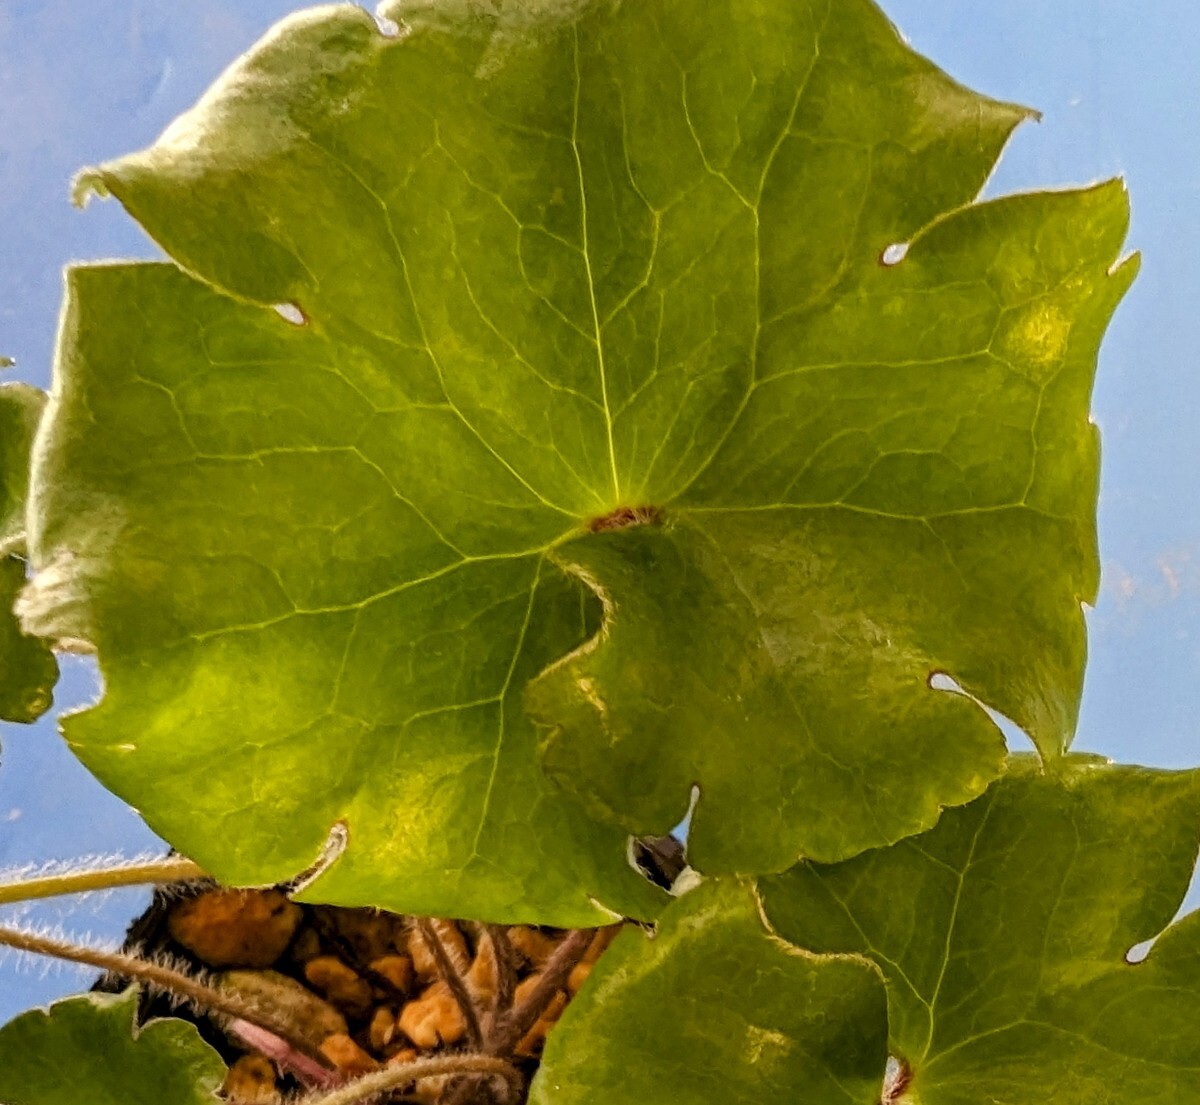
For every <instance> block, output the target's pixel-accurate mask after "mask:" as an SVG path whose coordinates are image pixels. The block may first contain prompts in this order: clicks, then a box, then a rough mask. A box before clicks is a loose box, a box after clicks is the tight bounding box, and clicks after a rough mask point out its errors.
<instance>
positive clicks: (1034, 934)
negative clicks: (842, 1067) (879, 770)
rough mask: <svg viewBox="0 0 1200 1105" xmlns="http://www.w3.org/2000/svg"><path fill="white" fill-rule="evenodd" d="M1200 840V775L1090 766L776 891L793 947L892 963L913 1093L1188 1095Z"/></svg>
mask: <svg viewBox="0 0 1200 1105" xmlns="http://www.w3.org/2000/svg"><path fill="white" fill-rule="evenodd" d="M1198 840H1200V771H1189V772H1176V773H1170V772H1163V771H1151V770H1147V769H1142V768H1131V767H1112V766H1109V765H1107V764H1104V763H1100V762H1095V761H1090V760H1087V759H1084V758H1083V757H1078V758H1076V757H1072V758H1070V759H1068V760H1066V761H1063V762H1062V764H1061V765H1060V767H1059V769H1058V771H1057V773H1056V774H1053V775H1040V774H1037V773H1036V772H1035V771H1034V770H1032V765H1030V764H1028V763H1025V764H1024V765H1019V764H1018V765H1017V766H1016V767H1014V769H1013V770H1012V772H1011V773H1010V775H1009V776H1008V777H1007V778H1005V779H1004V780H1003V781H1001V782H1000V783H997V784H996V785H995V787H993V789H992V790H990V791H989V792H988V793H987V794H986V795H985V796H984V797H983V798H980V799H979V800H977V801H976V802H973V803H972V804H970V805H969V806H967V807H965V808H963V809H959V810H952V811H948V812H947V813H946V814H945V815H944V817H943V818H942V820H941V822H940V823H939V824H938V826H937V827H936V828H935V829H933V830H932V831H931V832H929V833H926V834H924V835H922V836H919V837H916V838H913V839H911V840H906V841H902V842H901V843H899V844H896V845H894V846H893V847H891V848H887V849H883V850H879V851H875V852H870V853H867V854H865V855H862V856H859V857H857V858H855V859H853V860H849V861H847V862H846V863H843V864H839V865H836V866H832V867H822V866H820V865H816V864H805V865H801V866H799V867H797V868H796V869H795V870H793V871H792V872H789V873H787V874H785V875H781V876H778V877H777V878H774V879H770V880H767V882H766V884H765V886H764V888H763V893H764V899H765V906H766V912H767V914H768V916H769V918H770V920H771V921H772V922H773V923H774V924H775V925H776V926H777V928H778V929H779V931H780V932H781V933H782V934H783V935H785V936H787V937H788V938H789V939H792V940H795V941H797V942H798V943H800V944H801V945H802V946H804V947H807V948H810V949H812V950H813V951H816V952H841V953H858V954H863V955H868V956H871V957H872V958H873V959H874V960H875V961H876V962H877V963H878V965H879V967H880V968H881V969H882V971H883V972H884V974H885V976H886V977H887V985H888V1005H889V1016H890V1022H891V1048H892V1052H893V1054H895V1055H897V1056H898V1057H900V1058H902V1059H903V1060H904V1062H905V1063H906V1065H907V1066H908V1068H909V1071H910V1073H911V1081H910V1082H909V1088H908V1096H907V1097H905V1098H904V1099H903V1100H911V1101H912V1102H914V1103H915V1102H921V1103H922V1105H976V1103H978V1102H980V1101H987V1102H991V1103H993V1105H1029V1103H1030V1102H1035V1101H1053V1102H1054V1103H1055V1105H1179V1103H1180V1102H1183V1101H1190V1100H1192V1099H1193V1098H1194V1096H1195V1093H1196V1073H1197V1070H1198V1069H1200V915H1198V914H1192V915H1190V916H1188V917H1186V918H1184V919H1183V920H1181V921H1179V922H1177V923H1175V924H1173V925H1171V926H1170V927H1167V926H1168V923H1169V922H1170V921H1171V918H1172V916H1173V915H1174V913H1175V911H1176V910H1177V909H1178V907H1179V903H1180V902H1181V901H1182V899H1183V896H1184V893H1185V891H1186V889H1187V886H1188V881H1189V879H1190V877H1191V874H1192V869H1193V866H1194V864H1195V860H1196V850H1197V841H1198ZM1164 929H1165V930H1166V931H1165V932H1164V931H1163V930H1164ZM1160 933H1161V936H1160V935H1159V934H1160ZM1156 936H1157V937H1158V940H1157V941H1156V942H1155V944H1154V946H1153V948H1152V950H1151V951H1150V953H1149V956H1148V957H1147V958H1146V959H1145V960H1144V961H1143V962H1137V963H1130V962H1126V953H1127V952H1128V951H1129V950H1130V949H1131V948H1133V947H1134V946H1136V945H1139V944H1141V943H1143V942H1144V941H1147V940H1150V939H1151V938H1153V937H1156Z"/></svg>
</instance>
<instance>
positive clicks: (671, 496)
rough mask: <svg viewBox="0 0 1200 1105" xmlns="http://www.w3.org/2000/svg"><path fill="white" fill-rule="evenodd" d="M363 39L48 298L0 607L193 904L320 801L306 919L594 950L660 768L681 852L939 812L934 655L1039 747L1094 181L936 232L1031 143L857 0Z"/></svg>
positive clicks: (1081, 492) (1116, 244)
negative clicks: (73, 672)
mask: <svg viewBox="0 0 1200 1105" xmlns="http://www.w3.org/2000/svg"><path fill="white" fill-rule="evenodd" d="M393 9H394V10H390V11H389V13H388V14H391V15H394V16H396V17H397V18H399V19H402V20H403V21H404V23H405V27H404V33H402V34H401V35H399V36H396V37H386V36H384V35H383V34H381V33H380V32H379V31H378V29H377V28H376V26H375V24H374V23H373V22H372V21H371V20H370V19H369V18H368V17H367V16H365V15H364V14H363V13H362V12H360V11H358V10H357V9H354V8H351V7H349V6H347V7H336V8H323V9H317V10H314V11H313V12H311V13H308V14H305V15H302V16H299V17H297V18H295V19H293V20H291V21H289V22H287V23H285V24H284V25H282V26H281V27H280V28H279V29H277V30H276V31H275V32H274V33H273V34H272V35H271V36H270V37H269V38H268V39H267V40H266V41H264V42H263V43H262V44H261V45H260V46H259V47H258V48H257V49H256V50H255V51H253V52H252V53H251V54H250V55H249V56H248V57H247V58H245V59H243V60H242V61H241V62H240V63H238V65H236V66H235V67H234V68H233V69H232V70H231V71H230V72H229V73H228V74H226V76H225V77H224V78H223V79H222V81H221V82H220V83H219V84H218V85H217V86H216V87H215V88H214V89H213V91H212V92H211V93H210V94H209V95H208V96H207V97H206V98H205V99H204V100H203V101H202V102H201V103H200V104H199V105H198V106H197V108H196V109H195V110H194V111H193V112H191V113H189V114H188V115H187V116H185V117H183V118H182V119H181V120H180V121H179V122H178V123H176V124H175V125H174V126H173V127H172V128H171V129H170V130H169V131H168V132H167V133H166V134H165V135H164V136H163V138H162V139H161V140H160V141H159V143H158V144H157V145H156V146H154V147H153V148H151V149H150V150H148V151H146V152H144V153H142V154H139V155H135V156H133V157H129V158H125V159H123V160H121V161H118V162H114V163H112V164H109V165H106V166H103V167H101V168H100V169H99V170H96V171H94V172H92V173H90V174H88V175H87V176H86V177H85V179H84V183H83V187H84V189H87V188H91V189H94V190H98V191H108V192H112V193H114V194H116V195H117V196H118V197H119V198H120V199H121V201H122V202H123V203H124V204H125V205H126V206H127V207H128V208H129V210H130V211H131V212H132V213H133V214H134V215H135V216H136V217H137V218H138V219H139V220H140V221H141V222H142V224H143V225H144V226H145V227H146V228H147V230H148V231H149V232H150V233H151V234H152V235H154V236H155V237H156V238H157V239H158V240H159V241H160V242H161V243H163V245H164V246H165V247H166V248H167V250H168V252H169V253H170V254H171V255H172V256H173V257H174V258H175V259H176V260H177V261H178V262H179V263H180V265H182V267H183V268H184V269H185V270H186V271H187V272H188V273H190V274H192V275H193V276H195V277H198V278H199V281H198V282H197V281H193V280H191V279H189V278H188V277H185V276H183V275H181V274H180V273H179V272H177V271H175V270H173V269H171V268H170V267H169V266H134V267H119V268H107V269H104V268H102V269H94V270H86V269H85V270H79V271H76V273H75V274H74V275H73V277H72V281H71V297H72V302H71V307H70V313H69V317H68V323H67V328H66V331H65V333H64V340H63V346H62V352H61V357H60V365H59V373H60V376H59V379H60V384H59V400H58V402H57V403H56V405H55V408H54V411H53V414H52V424H51V430H50V434H49V436H48V440H47V449H46V450H45V451H44V454H43V464H42V467H41V469H40V471H39V473H38V477H37V491H36V515H37V518H38V529H37V533H36V557H37V560H38V564H39V566H40V568H41V569H42V571H43V573H44V577H43V578H44V579H45V581H46V583H45V585H44V586H39V587H38V588H36V589H35V591H34V594H33V597H32V598H33V601H31V603H30V609H29V622H30V624H31V625H34V626H37V627H38V628H40V629H41V630H43V631H45V632H51V633H60V634H66V635H73V636H85V637H88V638H89V639H91V640H93V641H95V643H96V644H97V645H98V647H99V650H100V655H101V661H102V664H103V667H104V670H105V674H106V684H107V688H108V696H107V698H106V701H105V703H104V704H103V705H102V706H101V707H100V708H99V709H97V710H94V711H91V712H90V713H88V714H84V715H80V716H78V717H76V718H74V719H71V721H70V722H69V724H68V726H67V732H68V737H69V739H70V740H71V741H72V742H73V744H74V746H75V747H76V749H77V751H78V752H79V754H80V755H81V756H82V757H83V758H84V760H85V761H86V762H87V763H88V764H89V765H90V766H91V767H92V768H93V770H95V771H96V772H97V773H98V774H99V775H100V776H101V778H102V779H103V780H104V781H105V783H106V784H107V785H109V786H110V787H112V788H113V789H115V790H116V791H118V792H119V793H121V794H123V795H125V796H126V797H128V798H130V799H131V800H132V801H134V802H135V803H136V804H137V806H138V807H139V809H141V810H143V811H144V813H145V814H146V816H147V818H148V819H149V820H150V822H151V824H153V825H154V826H155V827H156V828H157V829H158V830H159V831H160V832H162V833H163V834H164V835H165V836H167V837H168V838H169V839H170V840H171V841H172V843H174V844H175V845H177V846H178V847H180V848H181V849H183V850H184V851H186V852H188V853H190V854H192V855H193V856H194V857H195V858H196V859H197V860H199V861H200V862H202V863H203V864H204V866H205V867H206V868H208V869H209V870H211V871H213V872H214V873H216V874H218V875H220V876H221V877H223V878H225V879H226V880H229V881H264V880H266V879H271V878H278V877H281V876H283V875H286V874H289V873H291V872H292V871H294V870H295V869H297V868H299V867H301V866H303V865H304V864H305V863H306V862H307V861H308V860H309V859H311V857H312V855H313V854H314V853H315V851H316V849H317V847H318V845H319V843H320V841H321V839H322V838H323V837H324V834H325V832H326V831H327V829H328V828H329V826H330V825H331V824H332V823H334V822H335V821H339V820H341V821H344V822H345V823H346V824H347V826H348V829H349V847H348V849H347V851H346V853H345V855H344V856H343V858H342V859H341V860H340V861H339V862H338V863H337V864H336V865H335V866H334V867H333V868H332V869H331V870H330V871H329V872H328V873H327V874H325V875H324V876H323V877H322V879H321V880H320V881H319V882H318V883H317V884H316V886H315V887H314V888H313V891H312V893H313V894H314V895H319V896H321V897H323V898H325V899H326V900H333V901H342V902H364V901H369V902H373V903H375V904H381V905H388V906H391V907H392V908H397V909H404V910H417V911H422V912H426V911H427V912H439V913H450V914H459V915H471V916H485V917H515V916H518V915H520V916H522V917H524V918H525V919H531V918H537V919H541V920H545V921H555V922H557V923H561V924H567V923H571V924H581V923H587V922H589V921H593V920H594V919H595V918H596V917H597V916H598V910H597V909H596V907H595V905H594V904H593V902H592V901H591V899H593V898H594V899H598V900H599V902H601V903H603V904H604V905H606V906H609V907H611V908H615V909H618V910H621V911H622V912H626V913H631V914H635V915H646V914H647V913H648V912H652V911H653V909H654V908H656V905H657V902H656V901H655V900H653V899H651V898H649V891H648V890H646V889H645V888H643V887H641V886H640V885H639V884H637V883H636V878H635V876H634V875H633V874H632V873H631V872H630V870H629V869H628V867H627V865H626V864H625V861H624V845H623V842H622V840H621V836H620V830H621V829H625V830H632V831H639V832H641V831H646V832H651V831H664V830H665V829H667V828H668V827H670V825H671V824H672V823H673V822H674V820H675V819H677V818H678V816H679V815H680V814H681V813H682V811H683V809H684V806H685V805H686V801H687V796H688V792H689V790H690V788H691V786H692V784H693V783H698V784H699V785H700V788H701V798H700V803H699V807H698V809H697V811H696V815H695V820H694V823H693V829H692V838H691V854H692V858H693V862H695V863H696V864H697V865H698V866H699V867H701V868H702V869H705V870H721V869H734V870H777V869H782V868H784V867H786V866H788V865H790V864H791V863H792V862H793V861H794V859H795V858H796V856H797V855H798V854H799V853H802V852H803V853H805V854H809V855H817V856H821V857H824V858H829V859H834V858H841V857H843V856H846V855H849V854H853V853H855V852H857V851H860V850H861V849H863V848H866V847H869V846H872V845H876V844H879V843H882V842H887V841H891V840H894V839H896V838H897V837H899V836H901V835H903V834H904V833H907V832H913V831H917V830H919V829H922V828H924V827H926V826H928V825H929V824H931V823H932V821H933V820H934V818H935V817H936V815H937V812H938V809H939V806H940V805H943V804H947V803H951V804H952V803H961V802H964V801H967V800H969V799H970V798H972V797H974V796H975V795H977V794H978V793H979V792H980V791H981V790H982V789H983V788H984V787H985V786H986V784H987V782H988V781H989V780H990V779H991V778H993V777H994V776H995V775H996V774H997V772H998V771H999V770H1000V765H1001V762H1002V756H1003V746H1002V741H1001V739H1000V737H999V734H998V733H997V732H996V731H995V730H994V729H993V728H992V727H991V725H990V723H989V722H988V721H987V719H986V718H985V717H984V715H983V714H982V713H981V712H979V711H978V710H976V709H975V707H974V706H972V704H971V703H970V702H969V701H968V700H967V699H965V698H963V697H961V696H958V697H956V696H949V695H942V694H938V693H935V692H933V691H931V690H930V689H929V687H928V686H927V680H928V678H929V676H930V674H931V673H932V672H934V671H936V670H947V671H949V672H951V673H952V674H953V675H954V676H955V677H956V678H957V679H958V680H959V682H960V683H961V684H962V685H963V686H964V687H965V688H967V689H968V690H969V691H970V692H972V693H973V694H975V695H977V696H978V697H980V698H982V699H984V700H986V701H988V702H989V703H991V704H992V705H994V706H996V707H997V708H999V709H1001V710H1002V711H1003V712H1005V713H1007V714H1008V715H1009V716H1011V717H1014V718H1015V719H1017V720H1018V721H1019V722H1020V723H1022V724H1023V725H1025V726H1026V727H1027V728H1028V729H1029V731H1030V732H1031V733H1032V734H1033V735H1034V736H1035V739H1037V740H1038V742H1039V745H1040V746H1041V747H1042V749H1043V750H1044V752H1045V753H1046V754H1047V755H1049V756H1053V755H1054V754H1056V753H1057V752H1058V751H1059V750H1061V748H1062V746H1063V745H1064V744H1065V743H1066V742H1067V741H1068V740H1069V738H1070V735H1071V731H1072V728H1073V724H1074V718H1075V711H1076V705H1077V699H1078V693H1079V686H1080V679H1081V671H1082V663H1083V652H1084V642H1083V625H1082V620H1081V615H1080V612H1079V600H1080V599H1081V598H1088V597H1090V596H1091V595H1092V594H1093V592H1094V589H1095V574H1096V571H1095V568H1096V565H1095V554H1094V548H1093V545H1094V534H1093V517H1092V515H1093V505H1094V497H1095V479H1096V442H1095V433H1094V429H1093V428H1092V427H1091V426H1090V425H1089V424H1088V422H1087V402H1088V392H1089V388H1090V382H1091V374H1092V370H1093V367H1094V359H1095V353H1096V346H1097V343H1098V341H1099V339H1100V335H1101V331H1102V329H1103V326H1104V324H1105V322H1106V320H1107V318H1108V315H1109V313H1110V311H1111V309H1112V307H1113V305H1114V303H1115V301H1116V299H1117V298H1118V297H1119V295H1120V294H1121V292H1122V290H1123V289H1124V287H1125V286H1126V285H1127V284H1128V281H1129V279H1130V277H1131V275H1132V270H1131V269H1130V268H1129V267H1126V268H1124V269H1122V270H1121V271H1120V273H1119V274H1118V275H1115V276H1110V275H1109V269H1110V266H1111V265H1112V264H1113V262H1114V260H1115V259H1116V256H1117V253H1118V250H1119V249H1120V245H1121V240H1122V237H1123V234H1124V230H1125V222H1126V204H1125V198H1124V194H1123V192H1122V190H1121V189H1120V187H1119V186H1116V185H1109V186H1103V187H1099V188H1096V189H1092V190H1088V191H1083V192H1076V193H1064V194H1059V195H1037V196H1030V197H1025V198H1022V199H1016V200H1008V201H1002V202H999V203H994V204H988V205H985V206H981V207H976V208H965V209H963V208H961V205H963V204H965V203H968V202H969V201H970V200H971V199H972V197H973V196H974V195H975V193H976V192H977V190H978V188H979V186H980V184H981V183H982V181H983V180H984V178H985V177H986V175H987V173H988V171H989V170H990V168H991V166H992V164H993V162H994V160H995V158H996V156H997V154H998V152H999V150H1000V148H1001V146H1002V144H1003V142H1004V140H1005V139H1006V137H1007V135H1008V134H1009V132H1010V131H1011V129H1012V128H1013V127H1014V126H1015V125H1016V124H1017V122H1019V120H1020V119H1021V118H1022V117H1023V115H1024V112H1023V111H1022V110H1020V109H1017V108H1014V107H1011V106H1008V105H1002V104H997V103H995V102H993V101H990V100H986V99H984V98H982V97H979V96H976V95H974V94H972V93H970V92H968V91H966V90H964V89H962V88H961V87H959V86H957V85H955V84H954V83H953V82H952V81H950V80H949V79H948V78H946V77H945V76H944V75H943V74H941V73H939V72H938V71H937V70H935V69H934V68H933V67H932V66H930V65H929V64H928V63H927V62H925V61H923V60H922V59H920V58H918V57H916V56H915V55H913V54H912V53H911V52H910V51H909V50H908V49H907V48H906V47H905V46H904V45H903V44H902V43H901V41H900V40H899V38H898V37H897V36H896V34H895V32H894V31H893V30H892V28H891V27H890V26H889V25H888V24H887V22H886V20H884V19H883V18H882V16H881V15H880V14H879V12H878V11H877V9H875V8H874V7H873V6H872V5H871V4H870V3H868V2H866V0H850V2H838V3H833V2H828V0H723V2H720V3H716V4H710V5H705V6H704V7H703V8H702V9H698V8H697V7H696V6H695V5H694V4H691V3H688V2H686V0H651V2H647V3H639V4H616V3H612V2H610V0H587V2H581V3H575V4H570V5H563V4H559V3H550V2H548V0H546V2H543V0H527V2H517V0H508V2H504V3H500V4H497V5H494V6H491V7H489V8H488V9H487V10H486V11H485V10H483V9H482V8H480V7H478V6H476V5H472V4H466V3H458V2H452V3H445V2H439V3H437V4H429V5H425V4H411V3H405V4H400V5H394V6H393ZM946 212H950V213H949V214H945V213H946ZM931 221H932V225H931ZM922 228H925V229H922ZM918 232H919V233H918ZM910 240H911V246H910V248H909V250H908V255H907V257H906V258H905V260H904V261H903V262H902V263H901V264H899V265H896V266H885V265H881V263H880V256H881V252H882V251H883V250H884V249H885V247H887V246H888V245H889V243H893V242H897V241H910ZM230 297H234V298H236V299H239V300H242V301H245V302H241V303H239V302H235V301H234V298H230ZM282 303H288V304H292V305H293V318H297V317H298V318H300V319H302V321H303V325H300V326H292V325H290V324H289V323H288V322H287V321H286V320H285V319H284V318H281V317H277V316H276V315H275V314H273V313H271V312H270V311H269V310H265V309H264V305H269V304H282ZM295 310H298V311H299V312H301V314H300V315H298V316H297V315H295V313H294V311H295ZM601 614H602V616H603V619H604V623H603V628H602V629H601V630H600V632H599V633H598V634H595V632H594V631H595V627H596V625H597V624H598V620H599V618H600V616H601ZM581 645H582V646H583V647H582V648H579V647H578V646H581ZM573 650H575V651H573ZM568 656H569V659H564V658H566V657H568ZM551 665H552V666H551ZM547 666H551V667H550V670H549V671H548V672H547V673H546V674H545V676H544V677H543V678H541V679H540V680H539V681H538V682H537V683H536V684H535V685H534V687H533V689H532V691H531V692H530V696H529V700H528V704H529V706H530V708H531V710H532V711H533V712H534V713H535V714H536V716H537V718H538V719H539V720H540V721H541V722H542V723H543V724H544V725H545V726H546V727H547V732H548V746H547V748H546V750H545V756H546V764H547V766H548V767H549V769H550V773H551V774H552V775H553V777H554V778H555V779H556V780H557V782H558V784H559V785H560V786H561V788H562V790H561V791H560V790H557V789H555V788H554V787H553V786H552V785H551V784H549V783H548V782H547V781H546V780H545V779H544V777H543V776H542V768H541V765H540V764H539V763H538V761H537V756H536V748H535V744H536V734H535V732H534V730H533V728H532V726H531V724H530V723H529V721H528V720H526V717H525V715H524V713H523V710H522V696H523V692H524V688H525V685H526V684H527V683H529V682H530V680H532V679H533V678H534V677H535V676H536V675H537V674H538V672H540V671H542V670H543V669H545V668H547ZM563 791H569V792H571V793H572V794H573V795H574V797H575V799H577V800H578V802H579V803H580V805H579V806H576V805H575V804H574V802H569V801H568V800H567V799H566V798H564V797H563ZM584 808H586V810H587V811H588V815H589V816H594V817H596V818H599V819H602V820H603V821H605V822H606V823H608V824H610V825H612V826H613V828H602V827H600V825H599V824H598V823H596V822H593V821H591V820H589V816H585V815H584V814H583V813H581V812H580V810H581V809H584ZM531 809H532V814H531V813H530V810H531Z"/></svg>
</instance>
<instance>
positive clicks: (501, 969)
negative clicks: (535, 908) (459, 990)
mask: <svg viewBox="0 0 1200 1105" xmlns="http://www.w3.org/2000/svg"><path fill="white" fill-rule="evenodd" d="M483 932H484V937H485V939H487V940H488V941H490V942H491V945H492V954H493V955H494V956H495V959H496V1000H495V1003H494V1005H493V1007H492V1016H491V1024H490V1025H489V1026H488V1032H487V1034H488V1035H489V1036H490V1035H491V1034H492V1028H493V1027H494V1025H495V1023H496V1022H497V1021H498V1020H499V1019H500V1018H501V1017H502V1016H504V1014H505V1013H507V1012H508V1011H509V1010H510V1009H511V1008H512V1003H513V994H514V993H515V992H516V989H517V953H516V950H515V949H514V948H513V946H512V941H511V940H510V939H509V938H508V930H507V929H506V928H504V926H503V925H484V926H483Z"/></svg>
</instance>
